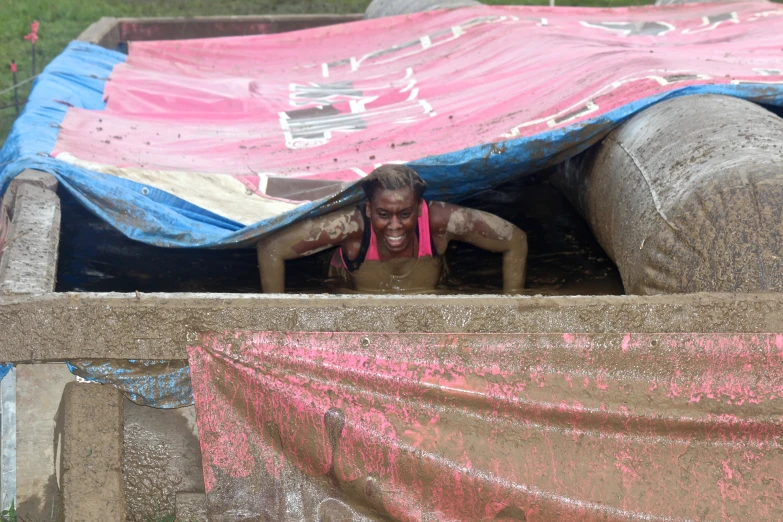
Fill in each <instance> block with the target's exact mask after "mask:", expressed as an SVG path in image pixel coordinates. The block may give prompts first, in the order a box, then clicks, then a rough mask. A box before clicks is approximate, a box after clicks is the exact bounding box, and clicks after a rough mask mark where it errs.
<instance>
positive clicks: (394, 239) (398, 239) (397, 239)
mask: <svg viewBox="0 0 783 522" xmlns="http://www.w3.org/2000/svg"><path fill="white" fill-rule="evenodd" d="M386 244H387V245H389V247H391V248H400V247H402V246H403V245H405V234H402V235H399V236H386Z"/></svg>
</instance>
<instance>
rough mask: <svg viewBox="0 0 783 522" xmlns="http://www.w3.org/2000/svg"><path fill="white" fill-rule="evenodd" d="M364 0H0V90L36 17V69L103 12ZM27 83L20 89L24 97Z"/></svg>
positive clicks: (306, 7)
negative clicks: (38, 38)
mask: <svg viewBox="0 0 783 522" xmlns="http://www.w3.org/2000/svg"><path fill="white" fill-rule="evenodd" d="M368 3H369V0H338V1H332V2H330V1H323V0H222V1H221V0H0V91H3V90H5V89H6V88H8V87H10V86H12V85H13V82H12V80H11V73H10V70H9V69H8V63H9V62H10V61H11V60H16V63H17V64H18V68H19V73H18V79H17V80H18V81H23V80H25V79H27V78H29V77H30V75H31V61H32V58H31V52H30V51H31V48H30V43H29V42H28V41H26V40H24V39H23V37H24V35H26V34H27V33H29V32H30V22H32V21H33V20H38V21H39V22H40V24H41V25H40V28H39V29H38V34H39V37H40V40H38V44H37V47H36V66H37V67H36V68H37V70H38V71H39V72H40V70H41V69H42V68H43V67H44V66H45V65H46V64H47V63H48V62H49V61H50V60H51V59H52V58H54V57H55V56H57V55H58V54H59V53H60V51H62V49H63V48H64V47H65V46H66V45H67V44H68V42H70V41H71V40H73V39H74V38H76V37H77V36H79V34H80V33H81V32H82V31H84V30H85V29H86V28H87V27H88V26H89V25H90V24H91V23H93V22H95V21H97V20H98V19H99V18H101V17H102V16H114V17H121V16H132V17H154V16H209V15H252V14H292V13H362V12H364V10H365V8H366V7H367V4H368ZM485 3H488V4H520V5H524V4H531V5H532V4H546V3H548V0H488V1H486V2H485ZM645 3H652V0H557V4H558V5H584V6H604V7H615V6H623V5H638V4H645ZM31 85H32V84H31V83H28V84H27V85H24V86H22V87H20V89H19V97H20V99H21V100H24V99H25V98H27V94H28V93H29V89H30V87H31ZM13 101H14V99H13V92H8V93H5V94H0V107H2V106H6V105H10V104H13ZM14 119H15V111H14V109H13V108H12V107H10V108H3V109H0V145H1V144H2V142H3V141H4V140H5V136H6V135H7V134H8V131H9V130H10V128H11V124H12V123H13V121H14Z"/></svg>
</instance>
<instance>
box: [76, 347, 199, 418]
mask: <svg viewBox="0 0 783 522" xmlns="http://www.w3.org/2000/svg"><path fill="white" fill-rule="evenodd" d="M67 364H68V369H69V370H70V371H71V373H73V374H74V375H77V376H79V377H81V378H82V379H86V380H88V381H92V382H98V383H101V384H111V385H113V386H116V387H117V388H119V389H120V390H122V392H123V393H124V394H125V396H126V397H128V399H130V400H132V401H133V402H135V403H137V404H141V405H143V406H153V407H155V408H179V407H181V406H190V405H192V404H193V391H192V390H191V386H190V369H189V367H188V364H187V362H186V361H148V360H141V361H139V360H130V361H121V360H116V359H111V360H76V361H69V362H68V363H67Z"/></svg>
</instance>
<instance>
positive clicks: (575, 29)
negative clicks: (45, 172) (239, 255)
mask: <svg viewBox="0 0 783 522" xmlns="http://www.w3.org/2000/svg"><path fill="white" fill-rule="evenodd" d="M781 15H783V7H781V6H779V5H778V4H773V3H768V2H752V3H738V4H723V3H722V4H689V5H680V6H669V7H664V8H654V7H642V8H628V9H585V8H549V7H500V6H479V7H471V8H462V9H455V10H450V11H437V12H427V13H418V14H414V15H408V16H398V17H392V18H382V19H376V20H367V21H360V22H354V23H349V24H343V25H338V26H331V27H321V28H316V29H310V30H305V31H299V32H293V33H284V34H274V35H261V36H248V37H232V38H216V39H204V40H188V41H165V42H163V41H161V42H133V43H131V44H130V51H129V55H128V57H127V62H126V63H124V64H120V65H117V66H116V67H115V69H114V71H113V73H112V75H111V77H110V81H108V82H107V83H106V88H105V97H106V98H107V106H106V110H105V111H100V112H99V111H89V110H82V109H71V110H70V111H69V112H68V114H67V116H66V118H65V121H64V122H63V124H62V129H61V131H60V133H59V138H58V140H57V144H56V147H55V150H54V152H53V154H54V155H56V156H57V157H58V158H59V159H63V160H65V161H68V162H71V163H74V164H77V165H80V166H83V167H87V168H89V169H91V170H95V171H100V172H106V173H110V174H114V175H116V176H120V177H123V178H126V179H130V180H133V181H137V182H139V183H143V184H147V185H149V186H152V187H156V188H159V189H162V190H164V191H166V192H169V193H172V194H175V195H177V196H179V197H180V198H183V199H185V200H186V201H189V202H191V203H195V204H196V205H198V206H201V207H202V208H206V209H208V210H211V211H213V212H215V213H217V214H219V215H221V216H224V217H228V218H230V219H233V220H236V221H238V222H240V223H243V224H250V223H254V222H257V221H259V220H262V219H266V218H269V217H272V216H276V215H279V214H281V213H283V212H285V211H287V210H290V209H292V208H293V207H295V206H297V205H298V204H300V203H301V201H299V200H300V199H302V198H297V197H294V196H291V193H290V190H287V189H286V190H283V189H278V187H280V186H281V185H280V184H279V183H278V182H277V181H278V180H279V179H280V178H296V179H299V180H303V179H311V180H333V181H350V180H356V179H360V178H361V177H362V176H364V175H366V174H367V173H368V172H370V171H371V170H372V169H373V168H374V167H375V166H377V165H379V164H382V163H388V162H411V161H414V160H420V159H422V158H428V157H432V156H438V155H443V154H446V155H447V156H439V157H437V158H435V159H432V160H427V161H425V162H423V163H424V164H426V166H429V167H432V168H435V167H438V168H440V167H443V166H449V167H451V168H454V169H462V168H465V167H466V166H467V165H468V164H471V165H472V163H471V162H475V161H478V160H477V159H476V158H474V157H473V156H471V153H469V152H464V151H465V150H466V149H468V148H470V147H473V146H476V145H481V144H495V146H493V147H491V148H489V149H487V152H486V154H487V155H489V156H496V155H500V156H501V157H507V159H508V162H509V164H510V165H512V167H511V168H513V165H515V164H516V165H523V164H525V165H528V167H530V165H531V164H528V163H525V162H524V161H523V160H529V159H531V158H533V159H536V161H538V163H535V165H536V166H539V167H540V166H543V165H544V164H545V163H546V162H547V161H554V159H555V158H554V156H553V155H554V154H555V153H557V152H558V151H560V150H562V149H564V148H568V147H567V146H565V145H563V144H562V143H560V145H558V146H559V149H558V147H554V146H550V145H551V143H553V142H557V141H558V140H561V141H562V140H565V142H568V143H570V144H571V145H573V144H574V143H579V142H582V141H584V140H585V139H587V136H588V135H589V132H588V131H589V129H582V127H581V125H582V124H583V123H584V122H587V121H593V120H594V119H595V118H596V117H599V116H602V115H610V114H615V113H616V111H617V110H618V109H621V108H623V107H631V106H632V105H633V104H634V103H635V102H638V101H640V100H643V99H648V98H649V97H651V96H655V95H659V94H661V93H667V92H673V91H677V90H680V89H682V88H684V87H688V86H704V85H709V86H713V87H716V88H718V91H717V92H724V91H720V88H723V87H725V88H726V91H725V92H728V93H732V92H733V93H735V94H736V93H737V92H740V91H741V89H739V87H742V86H743V85H753V86H754V87H755V88H757V90H756V91H754V93H753V95H752V96H751V95H748V94H747V93H745V94H746V95H747V96H748V97H751V98H754V99H758V100H759V101H764V97H765V96H774V95H776V93H778V92H779V91H780V88H776V89H772V90H768V91H764V89H765V86H766V87H769V86H772V85H779V84H783V72H782V71H781V69H783V65H781V58H780V48H781V43H780V28H781ZM732 89H733V90H732ZM694 92H696V91H694ZM765 92H766V94H765ZM628 110H629V111H631V112H632V111H633V110H634V109H633V108H632V107H631V108H629V109H628ZM613 111H615V112H613ZM617 114H618V115H616V116H615V118H622V117H623V114H624V113H617ZM559 130H563V133H562V134H558V133H557V131H559ZM582 130H584V131H585V132H582ZM549 131H555V134H551V133H549V134H547V133H548V132H549ZM536 136H541V139H540V140H539V141H535V140H533V141H527V142H524V143H523V144H522V145H519V147H522V148H521V149H520V148H519V147H517V146H516V145H514V144H516V143H522V142H519V141H515V140H519V139H520V138H525V137H536ZM536 139H538V138H536ZM550 149H551V150H550ZM460 151H463V152H464V153H461V152H460ZM449 153H452V154H450V155H449ZM489 156H488V157H487V161H488V159H489ZM560 158H561V159H562V157H560ZM485 163H486V161H485ZM476 168H478V167H476ZM471 172H472V171H471ZM471 175H473V176H481V175H482V174H481V173H480V172H476V173H473V174H471ZM468 181H469V180H468ZM464 182H465V181H464V180H463V181H461V183H464Z"/></svg>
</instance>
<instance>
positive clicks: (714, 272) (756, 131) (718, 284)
mask: <svg viewBox="0 0 783 522" xmlns="http://www.w3.org/2000/svg"><path fill="white" fill-rule="evenodd" d="M651 144H655V146H651ZM553 181H554V182H556V183H559V184H560V185H562V186H563V187H564V190H565V191H566V193H568V194H569V197H570V198H571V199H572V200H573V201H575V202H577V205H578V206H579V207H580V208H581V209H582V212H583V214H584V215H585V216H586V217H587V219H588V220H589V222H590V226H591V227H592V229H593V230H594V231H595V234H596V236H597V237H598V239H599V241H600V242H601V244H602V245H604V247H605V248H606V251H607V252H608V253H609V255H611V256H612V257H613V259H614V260H615V261H616V262H617V264H618V266H619V267H620V272H621V273H622V277H623V281H624V283H625V288H626V290H627V292H628V293H629V294H641V295H649V294H671V293H692V292H780V291H781V290H783V262H781V258H780V251H781V249H783V229H782V228H781V223H783V205H782V204H781V201H783V119H781V118H780V117H779V116H777V115H775V114H773V113H771V112H768V111H766V110H764V109H763V108H761V107H759V106H758V105H755V104H753V103H750V102H748V101H744V100H740V99H737V98H732V97H729V96H715V95H702V96H687V97H684V98H678V99H673V100H668V101H665V102H663V103H660V104H658V105H655V106H653V107H650V108H649V109H647V110H645V111H643V112H642V113H640V114H638V115H636V116H634V117H633V118H631V119H630V120H628V122H626V123H624V124H623V125H621V126H620V127H618V128H617V129H616V130H614V131H613V132H612V133H611V134H610V135H609V136H608V137H607V138H606V139H605V140H604V141H603V143H602V144H601V145H599V146H596V147H593V148H592V149H590V150H589V151H588V152H587V153H585V154H583V155H581V156H579V157H577V158H575V159H573V160H571V161H569V162H566V163H564V164H563V165H561V167H560V172H559V173H558V175H556V176H555V177H554V178H553Z"/></svg>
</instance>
